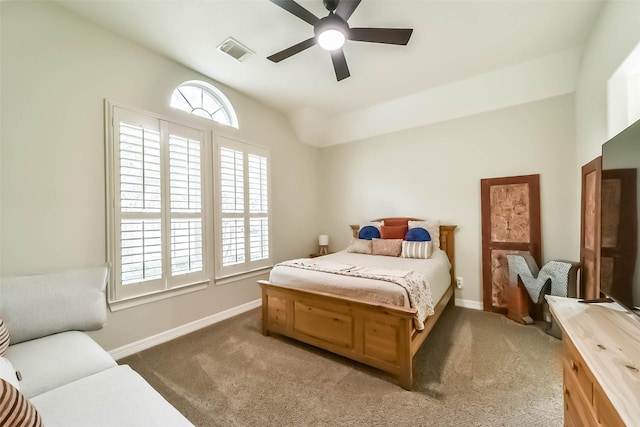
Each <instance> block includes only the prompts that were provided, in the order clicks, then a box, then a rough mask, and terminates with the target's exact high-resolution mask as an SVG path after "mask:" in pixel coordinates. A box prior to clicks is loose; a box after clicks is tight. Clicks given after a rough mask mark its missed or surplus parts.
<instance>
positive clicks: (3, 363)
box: [0, 357, 20, 390]
mask: <svg viewBox="0 0 640 427" xmlns="http://www.w3.org/2000/svg"><path fill="white" fill-rule="evenodd" d="M0 378H2V379H3V380H5V381H7V382H8V383H10V384H11V385H12V386H14V387H15V388H17V389H18V390H20V382H18V375H17V374H16V370H15V368H14V367H13V365H12V364H11V361H10V360H9V359H7V358H6V357H0Z"/></svg>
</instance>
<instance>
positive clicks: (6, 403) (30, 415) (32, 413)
mask: <svg viewBox="0 0 640 427" xmlns="http://www.w3.org/2000/svg"><path fill="white" fill-rule="evenodd" d="M0 426H3V427H43V423H42V418H41V417H40V414H39V413H38V411H36V408H35V406H33V405H32V404H31V402H29V400H27V398H26V397H24V395H23V394H22V393H20V392H19V391H18V389H16V388H15V387H14V386H12V385H11V384H10V383H8V382H7V381H5V380H3V379H2V378H0Z"/></svg>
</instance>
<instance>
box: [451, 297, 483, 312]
mask: <svg viewBox="0 0 640 427" xmlns="http://www.w3.org/2000/svg"><path fill="white" fill-rule="evenodd" d="M456 306H458V307H464V308H471V309H473V310H482V309H483V306H482V303H481V302H479V301H473V300H469V299H460V298H456Z"/></svg>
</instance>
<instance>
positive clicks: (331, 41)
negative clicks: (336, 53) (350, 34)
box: [318, 28, 345, 50]
mask: <svg viewBox="0 0 640 427" xmlns="http://www.w3.org/2000/svg"><path fill="white" fill-rule="evenodd" d="M344 41H345V37H344V34H343V33H342V32H340V31H338V30H335V29H333V28H330V29H327V30H325V31H323V32H322V33H320V35H319V36H318V44H319V45H320V47H321V48H323V49H325V50H336V49H340V48H341V47H342V46H343V45H344Z"/></svg>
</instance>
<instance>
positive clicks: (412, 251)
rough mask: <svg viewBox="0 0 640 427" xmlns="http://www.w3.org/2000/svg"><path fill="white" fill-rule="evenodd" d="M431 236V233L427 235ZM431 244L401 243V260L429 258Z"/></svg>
mask: <svg viewBox="0 0 640 427" xmlns="http://www.w3.org/2000/svg"><path fill="white" fill-rule="evenodd" d="M429 234H431V233H429ZM432 247H433V246H431V242H407V241H406V240H404V241H403V242H402V254H401V255H400V256H401V257H402V258H421V259H427V258H431V253H432Z"/></svg>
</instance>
